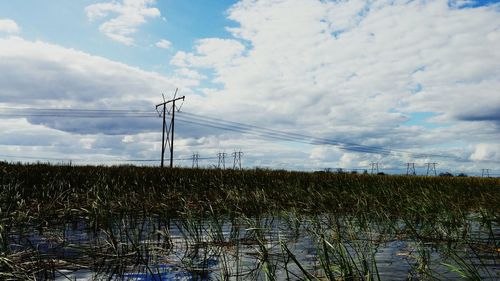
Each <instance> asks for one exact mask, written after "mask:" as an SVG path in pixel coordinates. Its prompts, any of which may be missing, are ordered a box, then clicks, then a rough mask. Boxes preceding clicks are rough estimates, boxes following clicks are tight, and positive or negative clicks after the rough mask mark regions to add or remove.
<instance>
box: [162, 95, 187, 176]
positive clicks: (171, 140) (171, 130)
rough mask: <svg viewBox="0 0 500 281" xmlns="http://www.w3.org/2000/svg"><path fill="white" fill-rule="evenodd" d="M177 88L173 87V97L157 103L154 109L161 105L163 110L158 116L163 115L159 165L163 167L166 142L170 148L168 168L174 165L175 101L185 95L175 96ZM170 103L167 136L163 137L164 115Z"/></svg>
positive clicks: (165, 128) (164, 129)
mask: <svg viewBox="0 0 500 281" xmlns="http://www.w3.org/2000/svg"><path fill="white" fill-rule="evenodd" d="M177 90H178V89H175V94H174V98H173V99H171V100H168V101H165V99H163V100H164V101H163V102H162V103H159V104H157V105H156V111H158V107H159V106H163V111H162V113H160V117H163V129H162V134H161V167H162V168H163V161H164V158H165V149H166V147H167V144H168V146H169V149H170V168H172V167H173V166H174V125H175V110H176V108H175V102H176V101H178V100H182V101H184V98H185V96H182V97H179V98H175V96H176V95H177ZM168 103H172V108H171V110H170V111H171V112H172V114H171V118H170V125H169V128H168V131H167V138H166V139H165V131H166V130H167V123H166V120H165V116H166V115H167V104H168Z"/></svg>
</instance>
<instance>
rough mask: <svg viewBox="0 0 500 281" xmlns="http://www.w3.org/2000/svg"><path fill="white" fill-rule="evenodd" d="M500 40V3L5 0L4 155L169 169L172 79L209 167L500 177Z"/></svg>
mask: <svg viewBox="0 0 500 281" xmlns="http://www.w3.org/2000/svg"><path fill="white" fill-rule="evenodd" d="M499 50H500V3H499V2H498V1H494V0H493V1H491V0H490V1H474V0H470V1H469V0H466V1H453V0H449V1H448V0H436V1H397V0H396V1H327V0H322V1H319V0H263V1H255V0H242V1H235V0H231V1H230V0H218V1H204V0H189V1H174V0H157V1H155V0H114V1H106V0H81V1H65V0H46V1H35V0H17V1H0V74H1V75H0V131H1V134H0V159H4V160H7V161H36V160H37V159H40V160H42V161H52V162H57V161H69V160H72V161H73V162H74V163H82V164H88V163H95V164H120V163H135V164H147V165H158V162H154V161H152V162H127V161H128V160H158V159H159V157H160V147H161V126H162V119H161V118H159V117H158V114H157V113H156V111H155V104H157V103H160V102H161V101H162V100H163V98H162V94H164V95H165V97H166V98H171V97H172V96H173V93H174V91H175V89H176V88H178V89H179V93H178V95H185V96H186V99H185V102H184V103H182V102H179V103H178V104H177V105H178V107H180V111H179V112H178V113H176V123H175V137H176V138H175V158H179V159H187V158H190V157H191V155H192V154H193V153H199V155H200V157H201V158H202V160H200V163H199V164H200V165H202V166H210V165H216V164H217V159H213V158H214V157H215V156H216V154H217V153H218V152H226V153H228V159H227V162H228V164H227V165H230V164H231V165H232V159H230V154H231V153H232V152H234V151H235V150H241V151H243V152H244V156H243V165H244V166H246V167H255V166H259V167H270V168H282V169H296V170H318V169H324V168H328V167H330V168H338V167H342V168H346V169H354V168H357V169H368V170H370V163H372V162H378V163H380V164H379V169H381V170H383V171H386V172H390V173H405V172H406V168H405V163H407V162H411V163H416V169H417V173H426V169H425V163H427V162H436V163H438V166H437V169H438V172H444V171H450V172H453V173H458V172H465V173H468V174H477V173H481V169H486V168H487V169H491V170H492V171H490V173H498V174H500V141H499V140H500V51H499ZM181 105H182V106H181ZM55 109H57V110H55ZM229 122H238V123H229ZM166 156H167V157H168V154H167V155H166ZM203 158H210V159H203ZM229 162H231V163H229ZM176 165H184V166H191V161H189V160H177V161H176Z"/></svg>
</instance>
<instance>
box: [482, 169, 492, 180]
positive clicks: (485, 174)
mask: <svg viewBox="0 0 500 281" xmlns="http://www.w3.org/2000/svg"><path fill="white" fill-rule="evenodd" d="M481 177H483V178H489V177H490V169H481Z"/></svg>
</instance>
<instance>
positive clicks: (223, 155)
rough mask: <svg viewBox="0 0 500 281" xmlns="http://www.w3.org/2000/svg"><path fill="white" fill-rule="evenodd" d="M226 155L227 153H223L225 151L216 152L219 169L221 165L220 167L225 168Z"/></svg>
mask: <svg viewBox="0 0 500 281" xmlns="http://www.w3.org/2000/svg"><path fill="white" fill-rule="evenodd" d="M226 156H227V153H225V152H219V153H217V157H218V158H219V163H218V164H217V168H219V169H220V168H221V166H222V169H226ZM221 164H222V165H221Z"/></svg>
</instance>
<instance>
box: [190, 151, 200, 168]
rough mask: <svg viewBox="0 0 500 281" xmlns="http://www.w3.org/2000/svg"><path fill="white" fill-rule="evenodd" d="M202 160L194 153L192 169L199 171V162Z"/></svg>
mask: <svg viewBox="0 0 500 281" xmlns="http://www.w3.org/2000/svg"><path fill="white" fill-rule="evenodd" d="M199 159H200V155H199V154H198V153H193V166H192V168H193V169H194V168H195V167H196V169H198V160H199Z"/></svg>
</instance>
